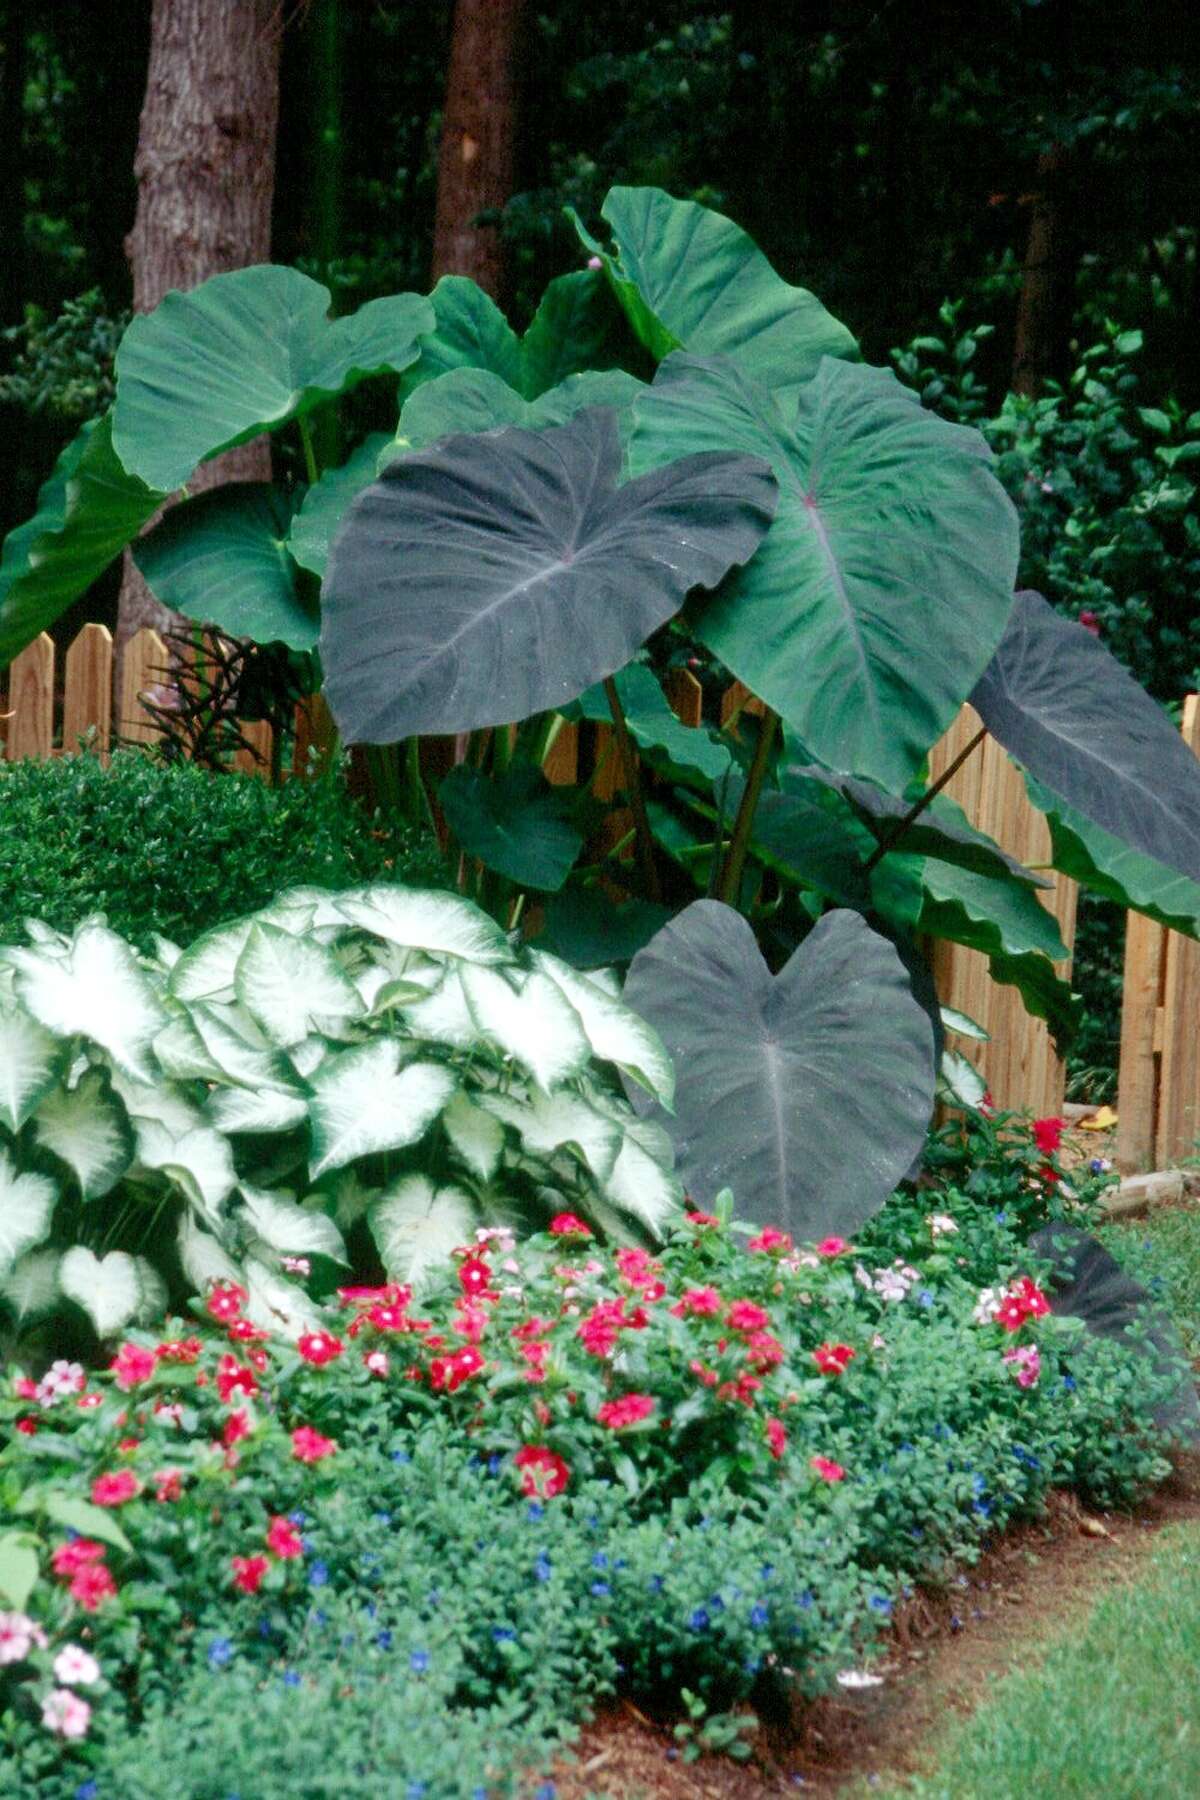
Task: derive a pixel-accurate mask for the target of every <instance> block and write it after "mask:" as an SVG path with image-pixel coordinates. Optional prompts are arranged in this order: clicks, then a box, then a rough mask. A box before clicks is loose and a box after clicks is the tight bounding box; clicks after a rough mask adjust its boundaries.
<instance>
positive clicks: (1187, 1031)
mask: <svg viewBox="0 0 1200 1800" xmlns="http://www.w3.org/2000/svg"><path fill="white" fill-rule="evenodd" d="M1182 732H1183V740H1184V742H1185V743H1186V744H1187V746H1188V748H1189V749H1190V750H1193V751H1196V752H1198V753H1200V701H1198V699H1197V696H1196V695H1195V694H1189V695H1188V697H1187V699H1186V701H1185V702H1184V708H1183V725H1182ZM1131 923H1132V920H1131ZM1158 932H1159V937H1160V940H1161V941H1160V945H1159V957H1160V976H1159V982H1160V997H1159V1002H1158V1005H1157V1006H1156V1008H1155V1013H1154V1022H1155V1042H1154V1047H1155V1048H1156V1049H1157V1050H1158V1052H1159V1057H1160V1061H1159V1069H1158V1079H1157V1093H1158V1108H1157V1116H1156V1118H1155V1132H1154V1155H1153V1158H1152V1161H1153V1164H1154V1166H1155V1167H1156V1168H1159V1169H1166V1168H1171V1167H1173V1166H1174V1165H1175V1164H1176V1163H1177V1162H1179V1160H1180V1159H1181V1158H1182V1157H1186V1156H1191V1155H1193V1154H1194V1153H1195V1149H1196V1139H1197V1137H1198V1136H1200V944H1197V943H1196V942H1195V940H1194V939H1193V938H1187V937H1183V936H1182V935H1181V934H1180V933H1179V932H1177V931H1163V930H1162V928H1161V927H1159V928H1158ZM1119 1116H1120V1115H1119V1114H1118V1117H1119Z"/></svg>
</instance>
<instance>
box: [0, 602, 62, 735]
mask: <svg viewBox="0 0 1200 1800" xmlns="http://www.w3.org/2000/svg"><path fill="white" fill-rule="evenodd" d="M8 711H9V712H10V713H11V714H12V717H11V718H10V719H9V721H8V737H7V740H6V742H5V747H4V753H5V755H6V756H7V758H8V760H9V762H16V761H17V760H18V759H19V758H20V757H23V756H32V757H36V758H37V759H38V761H40V762H45V761H46V760H47V759H48V758H49V757H51V756H53V754H54V640H53V638H51V637H50V636H49V635H48V634H47V633H46V632H44V631H43V632H42V633H41V635H40V636H39V637H36V638H34V640H33V642H32V644H30V645H29V646H28V647H27V648H26V649H24V650H22V651H21V654H20V655H19V656H15V657H14V658H13V661H12V667H11V668H10V669H9V671H8Z"/></svg>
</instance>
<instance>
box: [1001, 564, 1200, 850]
mask: <svg viewBox="0 0 1200 1800" xmlns="http://www.w3.org/2000/svg"><path fill="white" fill-rule="evenodd" d="M971 704H972V705H973V706H974V707H975V710H976V711H977V712H978V714H979V716H980V718H981V719H982V720H983V722H984V724H985V725H986V726H987V728H988V730H989V731H990V732H991V733H992V736H993V737H995V738H998V739H999V741H1000V742H1001V743H1002V744H1003V745H1004V748H1005V749H1006V750H1007V751H1008V752H1009V753H1010V755H1012V756H1014V757H1015V758H1016V760H1017V761H1018V762H1019V763H1020V764H1021V765H1022V767H1023V768H1024V770H1025V771H1026V774H1027V776H1031V777H1032V778H1033V780H1034V781H1035V782H1037V783H1039V784H1040V787H1041V789H1042V790H1044V792H1043V793H1042V797H1041V798H1040V799H1038V800H1037V804H1038V805H1043V806H1045V807H1046V810H1048V811H1057V810H1059V809H1060V808H1063V809H1065V811H1064V816H1066V817H1069V815H1070V814H1071V813H1073V814H1076V815H1078V816H1079V817H1080V818H1081V819H1083V820H1084V821H1087V822H1088V823H1090V824H1091V825H1093V826H1096V827H1099V831H1100V833H1102V834H1103V833H1107V834H1108V835H1109V836H1110V837H1111V838H1116V839H1117V840H1119V843H1120V844H1122V845H1124V846H1127V847H1128V848H1129V849H1131V850H1133V851H1135V852H1136V853H1137V855H1138V856H1141V857H1148V858H1150V859H1151V860H1152V861H1153V862H1155V863H1158V864H1160V865H1162V866H1163V867H1164V868H1165V869H1167V870H1174V871H1175V872H1176V874H1179V875H1182V876H1185V877H1186V878H1187V879H1188V881H1200V762H1198V761H1197V758H1196V757H1195V755H1194V754H1193V753H1192V751H1191V750H1189V749H1188V747H1187V745H1186V744H1185V743H1184V742H1183V739H1182V738H1181V737H1180V735H1179V733H1178V731H1176V729H1175V728H1174V726H1173V725H1172V724H1171V721H1170V720H1169V719H1168V717H1167V715H1166V714H1165V713H1164V712H1163V710H1162V708H1161V707H1160V706H1159V705H1158V704H1157V703H1156V702H1155V701H1154V700H1152V699H1151V698H1150V696H1149V694H1147V693H1146V692H1145V691H1144V689H1142V688H1140V687H1139V686H1138V684H1137V682H1136V681H1134V679H1133V677H1132V676H1131V675H1129V674H1128V673H1127V672H1126V670H1125V669H1123V668H1122V667H1121V664H1120V663H1119V662H1118V661H1117V660H1116V658H1115V657H1114V656H1111V655H1110V654H1109V652H1108V651H1107V650H1106V649H1105V648H1104V646H1103V645H1102V644H1100V643H1097V641H1096V639H1095V638H1094V637H1093V636H1092V634H1091V633H1090V632H1088V631H1084V630H1083V629H1082V628H1081V627H1080V626H1079V625H1077V624H1076V623H1074V621H1072V620H1070V619H1065V618H1063V617H1062V615H1061V614H1059V613H1056V612H1055V611H1054V609H1053V607H1051V606H1049V605H1048V604H1047V602H1046V601H1045V600H1043V599H1042V597H1041V595H1040V594H1035V593H1031V592H1029V591H1028V590H1026V591H1023V592H1022V593H1020V594H1018V595H1017V599H1016V605H1015V606H1014V608H1013V612H1012V616H1011V618H1010V619H1009V622H1008V627H1007V629H1006V631H1005V633H1004V636H1003V638H1002V639H1001V642H1000V645H999V647H998V649H997V651H996V654H995V656H994V657H993V658H992V660H991V662H990V663H989V664H988V666H987V668H986V670H985V671H984V672H983V675H982V677H981V679H980V680H979V682H978V684H977V685H976V687H975V690H974V692H973V693H972V695H971ZM1050 802H1052V803H1053V804H1051V803H1050ZM1089 848H1090V849H1091V851H1092V854H1093V855H1099V854H1103V851H1104V848H1105V846H1104V843H1103V839H1102V837H1101V836H1094V837H1093V838H1092V840H1091V843H1090V845H1089Z"/></svg>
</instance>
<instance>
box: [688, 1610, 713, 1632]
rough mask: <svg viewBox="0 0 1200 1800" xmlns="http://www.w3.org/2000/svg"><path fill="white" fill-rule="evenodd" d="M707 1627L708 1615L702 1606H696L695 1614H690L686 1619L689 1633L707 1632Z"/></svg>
mask: <svg viewBox="0 0 1200 1800" xmlns="http://www.w3.org/2000/svg"><path fill="white" fill-rule="evenodd" d="M708 1626H709V1618H708V1614H707V1613H706V1612H705V1610H704V1608H703V1607H702V1606H698V1607H697V1608H696V1610H695V1612H694V1613H692V1614H691V1615H690V1616H689V1618H688V1630H689V1631H707V1630H708Z"/></svg>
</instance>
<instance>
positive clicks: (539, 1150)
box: [483, 1093, 622, 1182]
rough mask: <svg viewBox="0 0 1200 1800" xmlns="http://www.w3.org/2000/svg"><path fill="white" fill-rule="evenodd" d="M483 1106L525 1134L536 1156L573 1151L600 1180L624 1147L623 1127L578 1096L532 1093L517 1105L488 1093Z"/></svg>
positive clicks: (608, 1171)
mask: <svg viewBox="0 0 1200 1800" xmlns="http://www.w3.org/2000/svg"><path fill="white" fill-rule="evenodd" d="M483 1105H484V1106H486V1107H487V1109H488V1110H489V1112H492V1113H495V1114H496V1115H497V1116H498V1117H499V1118H502V1119H504V1121H505V1122H506V1123H507V1124H509V1125H514V1126H515V1127H516V1129H517V1130H518V1131H519V1132H520V1134H521V1142H522V1143H523V1144H524V1146H525V1148H526V1149H527V1150H531V1151H532V1152H533V1153H534V1155H536V1156H545V1157H550V1156H553V1155H554V1154H555V1152H556V1151H558V1150H569V1151H572V1152H573V1153H574V1154H575V1155H576V1156H577V1157H578V1158H579V1160H580V1161H581V1162H583V1163H585V1164H586V1165H587V1167H588V1168H589V1169H590V1170H591V1171H592V1173H593V1175H595V1177H596V1179H597V1180H598V1181H601V1182H604V1181H607V1180H608V1178H609V1176H610V1175H611V1174H612V1171H613V1167H614V1165H615V1163H616V1160H617V1154H618V1152H619V1150H620V1148H621V1136H622V1134H621V1128H620V1126H619V1125H617V1124H616V1123H615V1121H614V1120H612V1119H606V1118H605V1117H604V1115H603V1114H602V1113H599V1112H597V1111H596V1109H595V1107H593V1106H589V1104H588V1102H587V1101H586V1100H581V1099H580V1098H579V1096H578V1095H576V1094H569V1093H568V1094H550V1095H546V1094H531V1095H530V1096H529V1098H528V1099H527V1100H523V1101H521V1102H519V1103H518V1102H515V1101H514V1100H512V1099H511V1098H509V1097H508V1096H506V1095H503V1094H487V1095H485V1096H484V1097H483Z"/></svg>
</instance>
